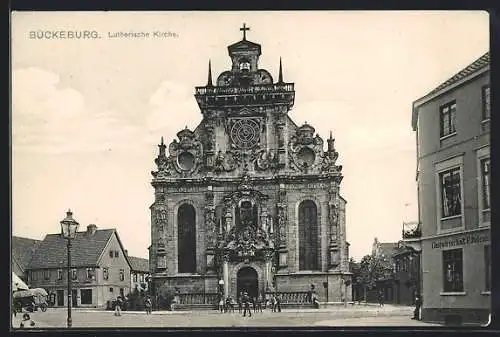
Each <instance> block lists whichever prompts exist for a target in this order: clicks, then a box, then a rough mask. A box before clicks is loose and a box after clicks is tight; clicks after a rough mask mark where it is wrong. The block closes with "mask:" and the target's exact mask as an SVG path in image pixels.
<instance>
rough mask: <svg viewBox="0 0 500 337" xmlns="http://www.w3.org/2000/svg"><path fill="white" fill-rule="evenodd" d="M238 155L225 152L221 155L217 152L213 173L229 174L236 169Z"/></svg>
mask: <svg viewBox="0 0 500 337" xmlns="http://www.w3.org/2000/svg"><path fill="white" fill-rule="evenodd" d="M240 161H241V159H240V153H238V152H234V151H226V152H225V153H222V151H220V150H219V152H218V153H217V156H216V157H215V162H214V171H215V172H217V173H219V172H230V171H233V170H234V169H236V167H238V164H239V163H240Z"/></svg>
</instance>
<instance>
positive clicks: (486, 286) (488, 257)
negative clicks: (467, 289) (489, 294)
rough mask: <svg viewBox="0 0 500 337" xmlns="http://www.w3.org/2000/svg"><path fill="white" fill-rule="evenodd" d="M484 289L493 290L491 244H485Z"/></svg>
mask: <svg viewBox="0 0 500 337" xmlns="http://www.w3.org/2000/svg"><path fill="white" fill-rule="evenodd" d="M484 271H485V273H484V280H485V282H484V283H485V284H484V290H486V291H491V246H490V245H486V246H484Z"/></svg>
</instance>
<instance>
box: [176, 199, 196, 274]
mask: <svg viewBox="0 0 500 337" xmlns="http://www.w3.org/2000/svg"><path fill="white" fill-rule="evenodd" d="M177 262H178V268H177V269H178V272H179V273H195V272H196V211H195V209H194V207H193V206H192V205H189V204H183V205H182V206H181V207H179V210H178V211H177Z"/></svg>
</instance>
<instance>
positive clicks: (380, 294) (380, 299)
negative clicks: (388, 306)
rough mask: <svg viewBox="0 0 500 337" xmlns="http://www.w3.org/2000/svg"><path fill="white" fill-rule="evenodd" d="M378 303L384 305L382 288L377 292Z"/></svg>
mask: <svg viewBox="0 0 500 337" xmlns="http://www.w3.org/2000/svg"><path fill="white" fill-rule="evenodd" d="M378 304H379V305H380V306H381V307H383V306H384V292H383V291H382V290H380V291H379V293H378Z"/></svg>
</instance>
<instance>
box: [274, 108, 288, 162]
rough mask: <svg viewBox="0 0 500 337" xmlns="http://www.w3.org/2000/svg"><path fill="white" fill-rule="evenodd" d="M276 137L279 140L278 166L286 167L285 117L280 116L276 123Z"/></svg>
mask: <svg viewBox="0 0 500 337" xmlns="http://www.w3.org/2000/svg"><path fill="white" fill-rule="evenodd" d="M276 136H277V138H278V165H279V166H280V167H284V166H285V163H286V149H285V121H284V116H282V115H281V114H280V115H278V120H277V121H276Z"/></svg>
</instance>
